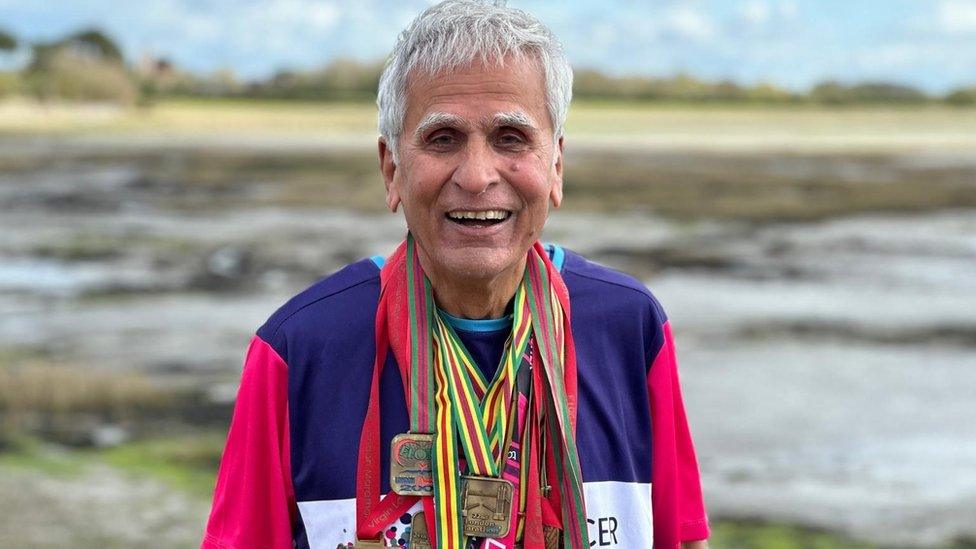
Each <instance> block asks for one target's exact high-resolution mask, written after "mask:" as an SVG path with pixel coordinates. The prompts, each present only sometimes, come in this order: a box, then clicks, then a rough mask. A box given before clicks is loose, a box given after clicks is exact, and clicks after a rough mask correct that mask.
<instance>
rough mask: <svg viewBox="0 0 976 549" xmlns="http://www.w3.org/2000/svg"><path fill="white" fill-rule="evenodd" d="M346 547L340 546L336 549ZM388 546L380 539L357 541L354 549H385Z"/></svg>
mask: <svg viewBox="0 0 976 549" xmlns="http://www.w3.org/2000/svg"><path fill="white" fill-rule="evenodd" d="M345 547H346V546H345V545H342V544H341V543H340V544H339V547H337V548H336V549H345ZM385 548H386V546H385V545H383V541H382V540H378V539H357V540H356V543H354V544H353V549H385Z"/></svg>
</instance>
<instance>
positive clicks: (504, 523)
mask: <svg viewBox="0 0 976 549" xmlns="http://www.w3.org/2000/svg"><path fill="white" fill-rule="evenodd" d="M514 491H515V488H514V487H513V486H512V483H511V482H509V481H507V480H505V479H501V478H492V477H475V476H462V477H461V521H462V523H463V528H464V535H465V536H471V537H476V538H501V537H505V536H506V535H508V530H509V528H510V527H511V525H512V524H511V522H512V494H513V493H514Z"/></svg>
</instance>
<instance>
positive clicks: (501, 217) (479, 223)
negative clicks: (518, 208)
mask: <svg viewBox="0 0 976 549" xmlns="http://www.w3.org/2000/svg"><path fill="white" fill-rule="evenodd" d="M444 216H445V217H447V219H449V220H450V221H452V222H454V223H457V224H458V225H464V226H465V227H491V226H493V225H498V224H499V223H503V222H504V221H506V220H507V219H508V218H509V217H511V216H512V212H510V211H508V210H452V211H449V212H447V213H446V214H444Z"/></svg>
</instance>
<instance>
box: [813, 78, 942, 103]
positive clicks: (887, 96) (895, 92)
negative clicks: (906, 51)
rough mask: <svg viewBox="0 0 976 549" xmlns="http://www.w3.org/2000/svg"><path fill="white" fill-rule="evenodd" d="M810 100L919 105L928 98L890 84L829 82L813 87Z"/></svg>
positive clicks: (910, 89) (904, 87) (900, 85)
mask: <svg viewBox="0 0 976 549" xmlns="http://www.w3.org/2000/svg"><path fill="white" fill-rule="evenodd" d="M810 98H811V99H813V100H814V101H816V102H818V103H825V104H829V105H843V104H853V103H921V102H924V101H928V100H929V97H928V96H927V95H925V93H923V92H921V91H920V90H918V89H916V88H913V87H911V86H905V85H902V84H893V83H890V82H864V83H861V84H855V85H853V86H845V85H844V84H841V83H839V82H836V81H833V80H829V81H826V82H822V83H820V84H817V85H816V86H814V88H813V89H812V90H810Z"/></svg>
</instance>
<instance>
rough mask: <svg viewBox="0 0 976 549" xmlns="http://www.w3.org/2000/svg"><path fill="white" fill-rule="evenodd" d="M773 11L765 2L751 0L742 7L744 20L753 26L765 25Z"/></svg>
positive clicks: (762, 0) (763, 0)
mask: <svg viewBox="0 0 976 549" xmlns="http://www.w3.org/2000/svg"><path fill="white" fill-rule="evenodd" d="M772 11H773V10H772V9H771V8H770V7H769V4H768V3H767V2H766V1H765V0H751V1H750V2H746V3H745V4H743V5H742V10H741V13H742V18H743V19H745V21H746V22H747V23H750V24H753V25H757V26H759V25H764V24H765V23H766V22H767V21H769V18H770V16H771V15H772Z"/></svg>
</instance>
